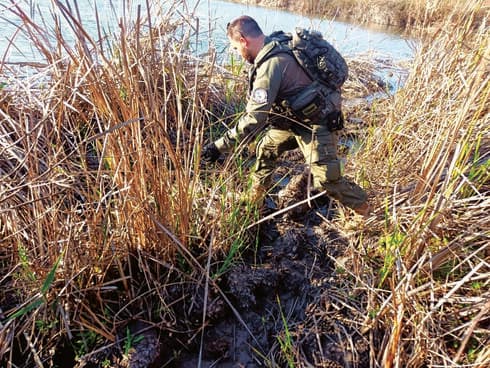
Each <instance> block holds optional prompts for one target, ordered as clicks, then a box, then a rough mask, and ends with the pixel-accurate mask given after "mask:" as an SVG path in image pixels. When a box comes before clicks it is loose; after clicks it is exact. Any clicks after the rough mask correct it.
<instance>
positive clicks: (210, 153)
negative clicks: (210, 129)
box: [201, 142, 221, 163]
mask: <svg viewBox="0 0 490 368" xmlns="http://www.w3.org/2000/svg"><path fill="white" fill-rule="evenodd" d="M220 156H221V152H220V151H219V149H218V147H216V145H215V144H214V143H213V142H212V143H208V144H206V145H205V146H204V147H203V149H202V153H201V158H202V160H203V161H204V162H205V163H213V162H216V161H217V160H218V158H219V157H220Z"/></svg>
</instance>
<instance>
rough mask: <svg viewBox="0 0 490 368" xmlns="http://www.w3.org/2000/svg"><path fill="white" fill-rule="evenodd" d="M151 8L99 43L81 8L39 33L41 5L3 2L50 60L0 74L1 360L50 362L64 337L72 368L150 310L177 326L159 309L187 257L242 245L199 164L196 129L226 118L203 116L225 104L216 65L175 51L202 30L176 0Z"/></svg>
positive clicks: (67, 7) (198, 267)
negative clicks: (0, 84)
mask: <svg viewBox="0 0 490 368" xmlns="http://www.w3.org/2000/svg"><path fill="white" fill-rule="evenodd" d="M147 5H148V12H147V13H146V12H145V11H143V10H142V9H141V8H138V9H136V11H134V9H133V12H131V11H130V9H132V8H130V6H131V2H126V1H125V2H124V3H123V6H124V7H125V8H126V9H127V15H126V18H123V19H121V20H120V28H119V31H118V33H117V34H115V35H110V34H103V33H102V32H103V31H102V29H103V26H102V25H101V24H99V25H98V27H99V36H100V40H99V39H97V40H95V39H94V38H92V37H91V36H90V35H89V33H88V32H87V31H86V29H85V28H84V26H83V19H80V17H79V15H78V14H79V12H78V9H77V3H76V2H61V1H55V2H53V5H52V7H53V13H52V14H53V18H52V19H45V21H46V23H48V24H54V27H52V28H46V29H44V28H41V27H40V23H39V20H37V21H34V19H33V14H36V17H41V16H42V15H41V14H37V13H36V9H23V8H22V7H20V6H18V5H15V4H14V3H12V4H11V5H9V9H8V10H7V12H8V16H9V17H11V19H12V18H14V17H15V18H16V19H19V20H20V22H21V24H22V25H21V26H20V29H21V32H24V33H25V34H27V35H28V37H29V39H30V40H31V41H32V43H33V45H34V46H35V48H36V49H37V50H38V51H39V52H40V54H41V55H42V56H43V57H44V58H45V60H46V63H45V65H44V66H43V65H35V67H36V69H35V73H34V76H33V75H31V76H28V77H26V78H19V75H18V74H16V73H18V71H16V70H14V69H13V67H12V66H9V65H8V64H2V65H1V67H0V72H1V73H2V78H3V79H4V80H6V82H5V86H4V88H3V89H2V90H1V91H0V113H1V125H0V129H1V133H0V136H1V148H0V152H1V163H0V172H1V176H0V177H1V179H0V203H1V211H0V219H1V222H0V230H1V234H2V241H1V242H2V248H1V250H0V256H1V264H0V266H1V275H2V276H1V279H0V283H1V285H2V291H1V292H0V300H1V312H2V313H1V326H0V327H1V330H0V331H1V332H0V341H1V344H0V346H1V350H0V360H1V361H2V362H3V363H2V365H3V364H7V365H8V366H17V365H22V364H26V365H25V366H30V365H31V364H32V365H36V366H43V365H44V364H53V359H54V356H53V355H54V354H55V353H54V351H55V350H56V351H60V350H63V341H68V343H67V345H70V344H71V346H72V349H73V350H75V353H76V357H75V358H76V359H80V358H81V357H82V356H84V355H87V354H90V353H91V352H92V350H96V347H98V346H100V345H101V344H103V345H104V344H107V343H110V342H114V341H115V340H116V339H117V338H118V333H119V332H120V331H119V332H118V328H119V326H120V325H121V322H122V321H125V320H126V321H127V320H128V319H132V318H138V317H143V318H145V319H148V320H151V319H152V317H151V316H153V315H154V313H157V314H158V313H160V314H161V315H160V317H159V318H157V320H158V321H160V323H162V324H165V325H167V326H168V327H169V328H176V327H175V324H179V325H185V323H186V320H185V318H186V316H185V315H184V316H178V318H182V320H181V321H178V323H177V322H175V320H176V318H177V317H176V316H175V315H173V313H174V312H173V311H172V308H170V307H169V308H165V307H164V306H165V305H167V303H169V304H171V303H172V300H173V299H179V298H182V297H183V296H182V295H177V294H176V293H175V292H174V294H173V296H172V297H169V296H168V295H166V294H167V293H170V291H169V290H168V288H170V287H172V285H174V284H180V285H185V284H186V283H189V285H191V284H192V285H197V286H194V287H198V286H199V285H200V284H201V282H202V281H201V282H197V281H196V280H199V279H201V280H202V275H203V267H204V266H202V264H205V263H201V261H202V260H201V259H199V260H197V259H196V258H195V257H197V255H202V254H207V251H208V248H210V249H213V251H209V252H208V253H209V257H210V259H214V257H215V256H214V254H217V255H220V256H221V257H222V256H223V254H228V249H227V247H226V246H225V245H223V244H229V242H225V241H224V239H228V238H229V237H237V238H245V237H246V236H240V234H241V233H242V232H243V229H242V227H243V226H246V225H247V223H246V216H244V215H243V214H242V216H243V217H242V219H245V221H243V222H237V221H235V222H231V224H230V222H226V220H227V219H228V218H229V217H233V216H237V213H236V209H234V208H232V206H231V205H230V204H229V203H228V202H226V201H227V198H226V197H225V196H222V195H221V194H222V192H226V188H227V187H231V188H233V189H235V188H234V185H235V183H234V180H236V178H235V177H233V176H231V179H229V180H228V182H223V180H221V179H220V175H219V174H209V175H208V174H207V173H206V172H202V171H201V169H200V166H199V155H200V150H201V146H202V142H203V139H204V134H205V131H204V127H207V126H208V125H209V124H210V122H211V121H217V122H218V123H217V124H218V125H219V121H220V119H221V116H220V115H219V114H220V113H219V112H212V111H211V110H210V108H211V107H212V106H223V105H224V101H223V98H224V97H223V96H224V95H225V91H224V90H220V88H221V87H219V86H217V85H216V84H215V83H211V81H212V78H214V76H215V75H216V74H217V72H216V70H217V69H220V68H221V67H220V66H219V65H218V64H217V63H216V61H215V59H214V57H215V55H214V54H213V52H212V50H210V51H211V52H210V53H209V55H208V56H202V57H200V58H197V57H196V56H195V54H194V53H192V52H191V51H190V47H189V46H186V45H192V44H194V42H196V41H198V40H199V38H200V37H202V36H201V32H204V31H202V30H201V29H200V28H199V24H197V23H195V19H193V18H192V15H191V14H190V13H189V14H188V15H184V14H185V13H184V12H183V11H182V10H179V9H181V8H182V4H181V3H179V2H175V4H173V6H172V4H166V6H163V4H162V3H160V2H158V1H157V2H154V3H151V4H150V3H149V2H148V3H147ZM165 9H168V10H165ZM150 14H151V18H150V16H149V15H150ZM45 16H46V15H45ZM94 16H95V18H96V19H98V13H97V11H96V13H95V14H94ZM48 17H49V16H48ZM37 19H39V18H37ZM62 21H66V22H67V24H69V26H70V27H71V29H70V31H71V33H72V34H73V35H75V42H70V41H69V40H68V39H67V38H65V37H64V34H63V33H62V32H61V31H60V30H61V29H62V24H61V22H62ZM63 26H66V23H65V24H64V25H63ZM65 32H66V30H65ZM221 69H222V68H221ZM219 75H220V76H221V79H223V78H224V79H227V78H229V79H231V80H232V79H233V78H234V76H233V74H232V73H229V72H228V71H226V70H224V69H222V70H220V71H219ZM228 93H229V94H230V95H232V94H233V91H232V90H231V89H229V90H228ZM232 104H233V101H228V106H232ZM216 111H218V109H217V110H216ZM230 165H231V166H233V162H231V163H230ZM220 180H221V182H220ZM211 207H212V208H213V209H214V207H217V208H218V209H219V215H220V216H219V217H218V216H217V215H216V211H215V212H214V215H212V216H211V215H210V208H211ZM252 215H253V213H252V212H251V211H250V216H252ZM221 221H223V223H226V224H227V225H226V229H223V230H224V232H223V233H221V232H217V229H218V228H219V226H220V225H221ZM209 225H211V226H209ZM228 247H229V245H228ZM193 252H194V253H193ZM215 268H216V269H213V270H209V269H208V273H211V272H213V273H215V272H217V268H218V266H215ZM196 274H197V275H196ZM191 281H192V282H191ZM189 289H190V290H191V291H189V293H190V295H192V294H193V289H192V287H191V286H189ZM145 296H146V297H145ZM155 311H156V312H155ZM174 322H175V324H174ZM77 341H78V342H77ZM74 342H75V343H74ZM55 347H56V349H54V348H55ZM49 362H51V363H49Z"/></svg>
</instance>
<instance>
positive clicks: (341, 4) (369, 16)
mask: <svg viewBox="0 0 490 368" xmlns="http://www.w3.org/2000/svg"><path fill="white" fill-rule="evenodd" d="M231 1H232V2H236V3H241V4H248V5H256V6H263V7H267V8H275V9H281V10H287V11H291V12H295V13H300V14H305V15H310V16H317V17H325V18H328V19H337V20H342V21H350V22H355V23H361V24H364V23H366V24H376V25H379V26H385V27H397V28H405V27H406V26H408V25H409V24H412V23H413V21H414V19H413V18H412V17H411V16H410V14H409V13H408V12H407V9H406V4H405V3H404V2H399V1H395V2H370V3H369V4H366V3H365V2H350V1H294V0H231Z"/></svg>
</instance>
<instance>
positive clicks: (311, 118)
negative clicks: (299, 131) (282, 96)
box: [288, 81, 326, 123]
mask: <svg viewBox="0 0 490 368" xmlns="http://www.w3.org/2000/svg"><path fill="white" fill-rule="evenodd" d="M325 98H326V97H325V94H324V93H323V87H322V86H321V85H320V84H319V83H318V82H316V81H315V82H313V83H312V84H310V85H309V86H308V87H306V88H305V89H304V90H303V91H301V92H300V93H299V94H297V95H296V96H294V97H293V98H292V99H291V100H290V101H289V103H288V105H289V108H290V109H291V110H292V111H293V113H294V114H295V115H296V116H297V117H298V118H299V119H300V120H302V121H304V122H310V123H318V122H319V121H320V120H323V119H324V118H325V115H326V114H325V108H326V101H325Z"/></svg>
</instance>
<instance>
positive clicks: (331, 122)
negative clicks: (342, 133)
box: [325, 111, 344, 132]
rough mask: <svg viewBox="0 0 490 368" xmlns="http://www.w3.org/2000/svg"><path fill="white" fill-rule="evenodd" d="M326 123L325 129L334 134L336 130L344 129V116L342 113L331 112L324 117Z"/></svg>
mask: <svg viewBox="0 0 490 368" xmlns="http://www.w3.org/2000/svg"><path fill="white" fill-rule="evenodd" d="M325 121H326V122H327V129H328V131H329V132H336V131H337V130H342V129H344V114H342V111H332V112H329V113H328V114H327V116H326V117H325Z"/></svg>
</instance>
